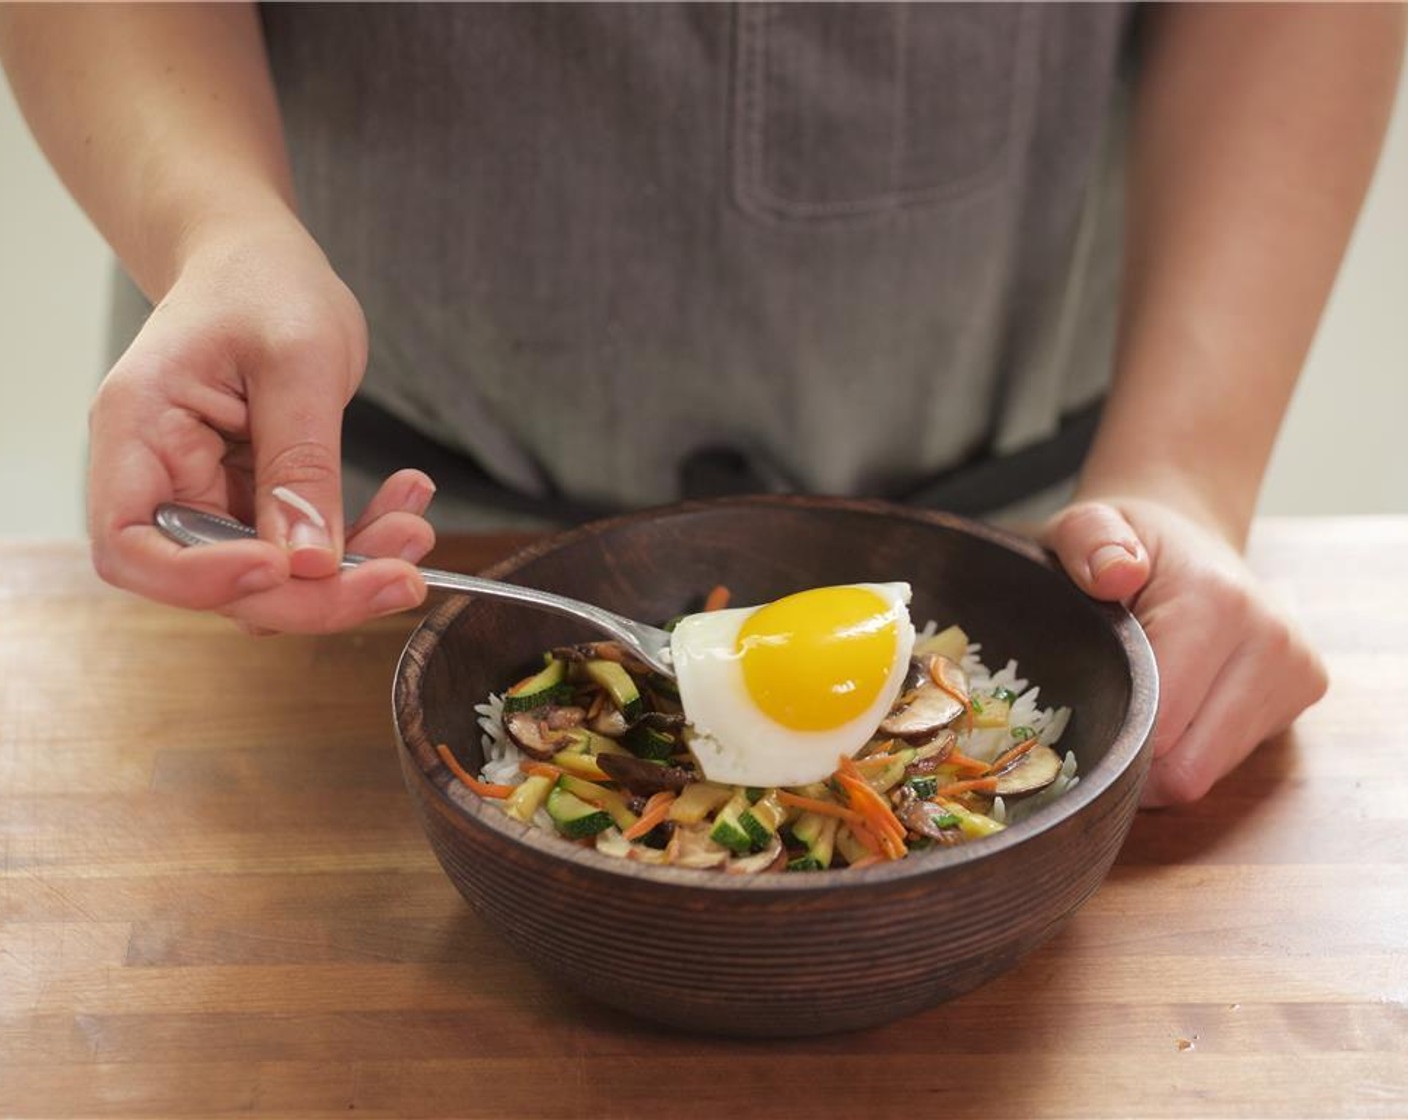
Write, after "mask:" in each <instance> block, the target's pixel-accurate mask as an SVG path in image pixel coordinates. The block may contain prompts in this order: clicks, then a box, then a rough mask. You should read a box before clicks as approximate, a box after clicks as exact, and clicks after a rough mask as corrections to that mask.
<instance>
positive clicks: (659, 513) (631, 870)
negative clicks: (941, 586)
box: [392, 494, 1159, 895]
mask: <svg viewBox="0 0 1408 1120" xmlns="http://www.w3.org/2000/svg"><path fill="white" fill-rule="evenodd" d="M757 507H785V508H789V509H813V510H818V511H821V512H848V513H859V514H863V515H867V516H880V517H887V518H899V519H903V520H909V521H917V522H920V523H923V524H926V525H931V526H938V527H942V528H946V529H951V530H955V531H957V532H960V533H964V534H967V535H970V536H975V537H979V538H981V539H983V540H985V541H987V542H989V543H991V544H994V545H996V546H998V547H1000V548H1004V549H1006V550H1008V551H1010V552H1015V553H1017V554H1018V555H1020V556H1022V557H1024V558H1025V559H1027V560H1030V561H1031V562H1033V563H1035V564H1037V565H1039V566H1040V567H1043V568H1046V569H1047V570H1049V571H1052V572H1054V573H1056V574H1057V575H1058V576H1060V577H1061V578H1062V579H1064V580H1065V581H1066V582H1067V583H1068V584H1069V586H1070V590H1071V593H1072V594H1074V595H1079V596H1081V597H1082V598H1083V599H1084V600H1085V602H1086V604H1087V605H1088V606H1089V607H1090V608H1091V609H1093V610H1094V611H1095V612H1096V613H1097V614H1099V615H1102V616H1103V617H1104V619H1105V621H1106V623H1107V624H1108V625H1109V627H1110V629H1111V630H1112V631H1113V633H1114V636H1115V638H1116V640H1117V641H1118V642H1119V645H1120V648H1121V649H1122V650H1123V652H1124V656H1125V661H1126V664H1127V666H1128V669H1129V677H1130V681H1129V683H1130V699H1129V708H1128V710H1127V711H1126V713H1125V718H1124V721H1123V723H1122V724H1121V725H1120V729H1119V732H1118V734H1117V735H1116V736H1115V739H1114V742H1112V743H1111V744H1110V747H1109V749H1108V750H1107V751H1106V752H1105V755H1104V757H1102V758H1101V760H1100V761H1099V763H1097V764H1096V766H1095V767H1094V769H1092V770H1089V771H1082V772H1081V774H1080V781H1079V782H1078V783H1077V784H1076V786H1075V788H1073V789H1071V790H1068V791H1067V792H1066V793H1064V794H1062V795H1061V797H1060V798H1059V799H1058V800H1056V801H1055V802H1053V803H1052V805H1051V806H1048V807H1047V809H1046V810H1045V811H1043V812H1039V813H1035V814H1033V815H1032V816H1031V817H1029V818H1028V819H1026V820H1024V821H1020V822H1018V823H1017V824H1015V825H1011V826H1009V827H1008V828H1006V829H1004V830H1003V831H1001V832H999V833H997V834H996V835H993V836H989V837H985V838H983V839H981V840H975V841H972V842H970V843H967V844H961V845H957V846H955V847H952V848H943V849H939V850H930V851H928V852H924V853H922V858H918V859H916V858H914V857H910V858H908V859H903V860H896V861H893V862H889V863H883V864H877V865H874V866H872V867H867V868H863V869H861V870H860V871H851V870H848V869H836V870H826V871H814V872H809V873H807V874H805V875H785V874H768V875H724V874H720V873H719V872H717V871H701V870H696V869H693V868H681V867H665V866H661V865H658V864H645V863H637V862H634V861H631V860H624V859H621V858H619V857H614V856H607V855H604V854H602V853H601V852H598V851H596V850H595V849H589V848H582V847H578V846H576V845H573V844H570V843H568V842H566V841H564V840H563V839H562V838H561V837H559V836H556V835H553V834H551V833H548V832H546V831H544V830H543V829H540V828H537V827H535V826H532V825H525V824H521V823H519V822H518V821H515V820H513V819H511V818H510V817H508V816H506V815H505V814H504V813H503V812H502V811H500V810H498V809H494V808H491V807H490V806H489V805H487V804H486V803H485V802H484V800H483V798H481V797H479V796H478V795H476V794H474V793H472V792H470V791H469V790H468V789H465V788H464V787H463V786H462V785H461V784H460V783H459V782H457V781H455V780H454V779H453V776H452V775H451V774H450V772H449V770H448V768H447V767H446V766H445V765H444V763H443V762H442V761H441V760H440V758H439V757H438V755H436V753H435V747H434V744H433V743H431V742H430V740H429V738H428V736H427V735H426V734H425V729H424V724H423V722H422V717H421V715H420V713H419V712H418V711H416V712H414V713H413V714H412V715H411V718H410V721H409V726H405V727H403V725H402V720H401V718H400V712H401V711H402V710H403V704H407V702H408V701H409V700H410V699H411V698H414V697H417V696H418V695H419V691H420V683H421V677H422V674H423V672H424V666H425V660H426V657H427V656H428V655H429V653H430V651H431V649H432V648H433V646H434V644H435V643H436V642H437V641H438V640H439V639H440V638H441V637H442V636H443V635H444V634H445V633H446V632H447V631H448V629H449V627H450V626H451V625H452V623H453V622H454V620H455V619H456V618H457V617H458V616H459V614H460V613H461V612H462V611H463V610H465V609H466V608H467V607H468V606H469V604H470V602H471V600H472V596H468V595H465V596H456V597H455V598H453V599H449V600H446V601H445V602H443V603H440V604H439V605H438V606H436V607H435V608H434V609H432V610H431V611H430V612H429V613H428V614H427V615H426V616H425V618H423V619H422V620H421V622H420V624H419V625H418V626H417V627H416V628H415V630H413V631H412V632H411V635H410V637H409V638H408V639H407V641H406V644H405V647H404V648H403V650H402V652H401V657H400V659H399V661H398V663H397V666H396V673H395V678H394V681H393V686H392V721H393V724H394V726H395V730H396V739H397V744H398V746H399V747H400V749H401V750H403V751H405V752H406V753H407V754H408V755H409V756H410V757H411V758H412V759H414V761H415V764H416V768H417V770H418V771H419V773H420V775H421V776H422V777H423V778H424V779H425V780H426V783H427V784H428V785H430V786H431V787H432V788H433V789H434V790H435V793H436V795H437V797H438V798H439V800H440V803H441V807H442V809H444V810H445V811H447V812H448V813H450V814H452V815H454V814H463V815H464V816H465V817H466V818H467V819H468V820H469V822H471V824H472V825H476V826H479V827H483V828H487V829H489V830H490V831H491V832H493V833H495V834H496V835H498V836H499V837H501V838H502V839H505V840H508V841H510V842H513V843H517V844H523V845H525V846H527V847H528V848H530V849H532V850H534V851H536V852H539V853H541V854H542V855H545V856H548V857H549V858H551V859H553V860H556V861H559V862H561V863H563V864H569V865H575V866H576V867H578V868H580V869H582V870H583V871H586V872H600V873H604V874H607V875H611V876H616V877H620V878H626V879H631V880H636V881H649V882H656V883H660V884H662V885H669V886H674V887H687V888H692V889H698V890H712V891H725V892H728V891H746V892H750V893H761V894H779V895H793V894H799V893H800V894H804V895H806V894H810V893H812V892H815V891H824V892H833V891H850V890H858V889H865V888H870V887H878V886H886V885H892V884H896V883H901V882H904V881H907V880H912V879H919V878H923V877H925V876H928V875H937V874H942V873H943V872H944V871H946V870H948V869H951V868H956V867H961V866H964V865H966V864H969V863H972V862H975V861H977V860H981V859H986V858H988V857H989V856H995V855H997V854H999V853H1001V852H1003V851H1006V850H1007V849H1009V848H1011V847H1014V846H1016V845H1018V844H1024V843H1027V842H1028V841H1030V840H1032V839H1034V838H1035V837H1037V836H1039V835H1040V834H1042V833H1043V832H1046V831H1048V830H1050V829H1052V828H1054V827H1056V826H1057V825H1059V824H1061V823H1062V822H1064V821H1066V820H1069V819H1070V818H1072V817H1075V816H1077V815H1079V814H1081V813H1083V812H1085V811H1086V810H1087V809H1088V808H1089V807H1090V806H1091V805H1093V804H1094V803H1095V802H1096V801H1098V800H1099V799H1100V797H1101V796H1102V795H1103V794H1104V793H1105V792H1106V791H1107V790H1108V789H1109V788H1110V787H1111V786H1112V785H1113V784H1114V783H1115V782H1116V781H1117V780H1118V779H1119V778H1120V777H1121V776H1122V775H1123V774H1124V773H1125V771H1126V770H1128V769H1129V768H1130V767H1132V766H1134V765H1136V764H1137V763H1138V762H1139V761H1140V756H1141V752H1143V751H1144V749H1145V747H1146V746H1148V745H1149V742H1150V739H1151V736H1152V732H1153V726H1154V716H1155V713H1156V711H1157V708H1158V687H1159V686H1158V669H1157V666H1156V664H1155V661H1154V654H1153V650H1152V648H1151V647H1150V645H1149V641H1148V638H1147V637H1146V636H1145V634H1144V630H1143V628H1142V627H1141V626H1140V625H1139V622H1138V620H1136V619H1135V618H1134V616H1133V615H1132V614H1130V613H1129V611H1127V610H1126V609H1125V608H1124V607H1123V606H1122V605H1120V604H1118V603H1105V602H1100V601H1098V600H1094V599H1090V598H1089V597H1087V596H1085V594H1084V593H1083V592H1082V591H1081V590H1080V589H1079V588H1078V587H1076V585H1075V584H1074V583H1073V582H1071V581H1070V579H1069V577H1067V576H1066V575H1065V572H1064V570H1063V569H1062V568H1061V566H1060V564H1059V563H1058V562H1057V561H1056V559H1055V557H1054V556H1053V555H1052V554H1051V553H1049V552H1048V551H1047V550H1045V549H1043V548H1042V547H1041V546H1040V545H1038V544H1036V543H1035V542H1033V541H1030V540H1028V539H1027V538H1025V537H1021V536H1018V535H1017V534H1015V533H1011V532H1008V531H1006V530H1003V529H998V528H996V527H994V526H991V525H986V524H982V523H980V522H976V521H972V520H969V519H968V518H965V517H961V516H959V515H957V514H951V513H944V512H941V511H936V510H926V509H916V508H913V507H909V506H900V505H895V504H894V503H890V502H885V501H878V500H872V499H859V498H832V497H821V496H815V495H793V494H766V495H747V496H742V497H730V498H714V499H707V500H696V501H688V502H676V503H672V504H669V505H662V506H654V507H651V508H648V509H642V510H637V511H633V512H630V513H626V514H620V515H618V516H614V517H609V518H602V519H598V520H595V521H590V522H587V523H585V524H583V525H580V526H577V527H575V528H571V529H567V530H563V531H561V532H558V533H552V534H550V535H548V536H546V537H544V538H543V539H542V540H539V541H534V542H532V543H531V544H528V545H526V546H524V547H523V548H520V549H518V550H517V551H515V552H514V553H513V554H512V555H510V556H508V557H506V558H505V559H503V560H501V561H499V562H498V563H497V564H494V565H493V566H492V567H490V568H487V569H485V571H484V572H483V573H482V574H483V575H484V576H486V577H488V578H490V579H504V578H505V577H506V576H507V575H509V574H511V573H512V572H514V571H516V570H517V569H518V568H520V567H522V566H523V565H525V564H528V563H530V562H532V561H534V560H537V559H540V558H542V557H544V556H547V555H550V554H551V553H554V552H557V551H560V550H561V549H564V548H569V547H572V546H573V545H576V544H578V543H579V542H581V541H583V540H589V539H591V538H593V537H598V536H602V535H605V534H608V533H612V532H615V531H617V530H619V529H621V528H624V527H628V526H632V525H636V524H640V523H644V522H655V521H662V520H666V519H669V518H673V517H679V516H684V515H688V514H694V513H705V512H716V511H719V510H728V509H745V508H757ZM506 609H512V608H506ZM474 702H475V703H480V702H482V700H475V701H474ZM405 710H407V711H408V712H410V711H411V709H410V708H409V706H408V704H407V706H406V708H405ZM437 770H438V771H439V773H438V775H437V774H436V773H435V772H436V771H437ZM1141 782H1142V776H1141ZM452 783H453V786H452ZM1058 806H1059V809H1058V808H1057V807H1058Z"/></svg>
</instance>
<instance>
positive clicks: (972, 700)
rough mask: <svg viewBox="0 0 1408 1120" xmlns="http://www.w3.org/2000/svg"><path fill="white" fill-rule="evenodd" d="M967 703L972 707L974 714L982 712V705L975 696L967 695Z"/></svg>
mask: <svg viewBox="0 0 1408 1120" xmlns="http://www.w3.org/2000/svg"><path fill="white" fill-rule="evenodd" d="M968 704H969V706H970V707H971V708H972V709H973V712H974V714H975V715H982V714H983V705H982V703H981V702H980V701H979V700H978V698H977V697H976V696H972V697H969V700H968Z"/></svg>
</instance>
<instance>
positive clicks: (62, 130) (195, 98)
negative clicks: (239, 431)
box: [0, 4, 293, 302]
mask: <svg viewBox="0 0 1408 1120" xmlns="http://www.w3.org/2000/svg"><path fill="white" fill-rule="evenodd" d="M0 62H3V63H4V66H5V71H6V73H7V74H8V76H9V79H10V83H11V85H12V86H13V87H14V91H15V97H16V99H17V100H18V101H19V104H20V107H21V108H22V109H23V111H24V114H25V117H26V119H27V120H28V121H29V124H30V127H31V128H32V129H33V130H34V134H35V136H36V138H37V139H38V141H39V144H40V146H41V147H42V148H43V150H44V153H45V155H46V156H47V157H48V158H49V161H50V163H52V164H53V166H54V168H55V170H56V171H57V172H58V173H59V176H60V177H61V178H62V179H63V181H64V184H65V185H66V186H67V187H68V189H69V191H70V192H71V193H72V194H73V196H74V198H76V199H77V200H78V202H79V204H80V205H82V206H83V208H84V209H85V210H86V211H87V212H88V216H89V217H90V218H91V219H92V220H93V223H94V224H95V225H96V226H97V227H98V229H99V230H100V231H101V232H102V234H103V236H104V237H105V238H106V239H107V241H108V243H109V244H110V245H111V246H112V247H113V249H114V251H115V252H116V253H117V255H118V257H119V258H121V260H122V262H123V264H124V265H125V266H126V268H127V270H128V272H129V273H130V274H131V275H132V277H133V278H134V279H135V280H136V281H137V283H138V284H139V285H140V286H141V288H142V290H143V291H144V292H145V293H146V294H147V296H148V297H149V298H150V299H152V301H153V302H159V301H160V299H161V297H162V296H164V295H165V294H166V291H167V290H168V289H169V288H170V286H171V284H172V283H173V281H174V280H175V278H176V276H177V274H178V273H179V271H180V266H181V261H182V255H183V249H185V248H186V247H187V246H189V245H191V244H192V243H193V242H195V241H196V240H197V239H198V238H199V236H200V235H201V234H202V233H213V232H214V228H215V226H216V225H217V224H219V223H229V224H232V225H234V224H243V223H245V222H248V221H251V220H259V219H267V220H283V221H289V220H291V219H293V192H292V187H291V185H290V181H289V170H288V160H287V157H286V156H285V153H284V144H283V132H282V128H281V126H280V123H279V112H278V105H277V103H276V101H275V99H274V91H273V87H272V84H271V82H270V79H269V70H268V63H267V60H266V58H265V53H264V42H263V39H262V37H261V35H260V30H259V23H258V16H257V13H256V11H255V8H254V6H253V5H249V4H213V5H204V4H152V5H128V4H112V5H106V4H84V5H65V4H57V5H41V4H20V5H14V4H10V5H5V6H4V7H0Z"/></svg>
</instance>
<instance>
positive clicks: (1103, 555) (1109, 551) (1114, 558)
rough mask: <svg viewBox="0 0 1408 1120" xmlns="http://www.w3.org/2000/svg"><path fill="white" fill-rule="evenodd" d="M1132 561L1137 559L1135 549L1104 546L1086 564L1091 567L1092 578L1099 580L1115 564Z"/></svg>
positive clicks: (1116, 545)
mask: <svg viewBox="0 0 1408 1120" xmlns="http://www.w3.org/2000/svg"><path fill="white" fill-rule="evenodd" d="M1132 559H1137V556H1136V554H1135V552H1134V550H1133V549H1131V548H1128V547H1126V546H1125V545H1122V544H1102V545H1101V546H1100V547H1099V548H1097V549H1096V550H1095V551H1094V552H1092V553H1091V554H1090V559H1089V560H1088V561H1087V562H1086V563H1087V564H1088V565H1089V567H1090V578H1091V579H1099V578H1100V576H1101V574H1102V573H1104V572H1105V571H1106V570H1107V569H1109V568H1111V567H1113V566H1114V565H1115V564H1118V563H1120V562H1121V561H1122V560H1132Z"/></svg>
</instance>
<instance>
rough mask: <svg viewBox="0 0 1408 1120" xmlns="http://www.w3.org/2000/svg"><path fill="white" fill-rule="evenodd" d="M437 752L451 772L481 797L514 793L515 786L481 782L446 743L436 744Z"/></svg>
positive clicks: (503, 795)
mask: <svg viewBox="0 0 1408 1120" xmlns="http://www.w3.org/2000/svg"><path fill="white" fill-rule="evenodd" d="M435 753H436V754H438V755H439V756H440V760H441V761H442V762H443V763H444V764H445V765H446V766H447V767H448V768H449V771H450V773H451V774H453V775H454V776H455V777H456V778H458V779H459V780H460V781H462V782H463V783H464V784H465V785H467V786H468V787H469V788H470V789H471V790H473V791H474V792H475V793H477V794H478V795H479V796H480V797H496V798H503V797H509V796H511V795H512V794H513V791H514V788H515V787H513V786H502V785H498V784H496V783H494V782H481V781H480V780H479V779H478V778H476V777H475V776H474V775H473V774H471V773H470V772H469V771H468V770H466V769H465V768H464V767H463V766H461V765H460V760H459V759H457V758H456V757H455V755H454V752H453V751H451V750H450V748H449V746H448V745H446V744H445V743H436V744H435Z"/></svg>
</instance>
